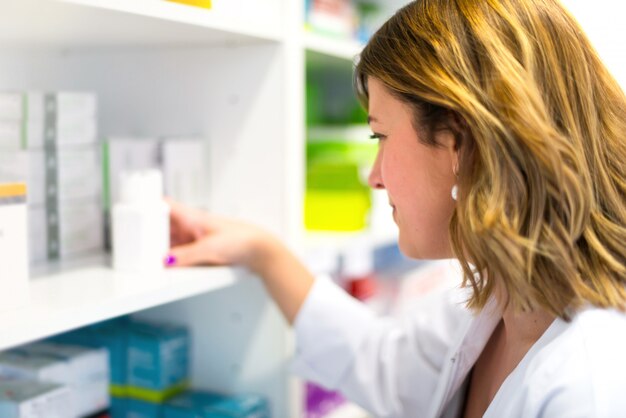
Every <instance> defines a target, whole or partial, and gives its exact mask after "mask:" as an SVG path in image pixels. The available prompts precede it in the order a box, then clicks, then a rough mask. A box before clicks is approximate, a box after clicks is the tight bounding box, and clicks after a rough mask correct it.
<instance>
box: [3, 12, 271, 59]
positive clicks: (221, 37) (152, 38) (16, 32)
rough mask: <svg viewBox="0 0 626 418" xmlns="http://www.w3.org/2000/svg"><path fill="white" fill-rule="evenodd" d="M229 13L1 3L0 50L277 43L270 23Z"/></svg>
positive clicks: (269, 21)
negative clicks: (0, 32)
mask: <svg viewBox="0 0 626 418" xmlns="http://www.w3.org/2000/svg"><path fill="white" fill-rule="evenodd" d="M216 3H218V2H216ZM231 9H232V7H231V8H230V9H229V8H228V7H222V8H220V7H217V6H216V7H214V8H213V9H210V10H206V9H201V8H197V7H191V6H187V5H183V4H178V3H172V2H168V1H165V0H19V1H15V0H0V10H2V13H0V27H2V34H1V35H0V46H4V47H6V46H10V47H24V46H36V47H42V46H44V47H61V48H86V47H89V48H93V47H128V46H159V47H163V46H193V45H207V44H216V43H218V44H232V43H254V42H267V41H279V40H280V39H281V32H280V25H278V24H275V23H276V22H272V19H270V18H267V19H257V20H256V23H255V21H254V20H253V19H252V18H251V17H249V16H247V15H244V16H241V14H240V15H238V14H236V13H235V11H233V10H231ZM276 14H277V15H278V13H276Z"/></svg>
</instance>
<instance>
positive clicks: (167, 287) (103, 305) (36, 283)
mask: <svg viewBox="0 0 626 418" xmlns="http://www.w3.org/2000/svg"><path fill="white" fill-rule="evenodd" d="M79 264H80V263H76V264H73V265H71V266H70V267H67V266H64V267H57V269H60V271H56V272H52V273H46V272H45V271H39V272H38V273H37V277H36V278H34V279H31V283H30V285H29V287H30V289H29V291H30V300H29V302H28V303H27V304H26V305H25V306H23V307H22V308H20V309H16V310H12V311H5V312H0V334H1V335H2V339H0V349H5V348H10V347H14V346H17V345H20V344H23V343H26V342H30V341H34V340H37V339H41V338H45V337H48V336H51V335H53V334H57V333H60V332H64V331H69V330H72V329H75V328H79V327H81V326H84V325H88V324H93V323H96V322H99V321H103V320H106V319H110V318H113V317H116V316H120V315H124V314H129V313H134V312H137V311H140V310H143V309H147V308H152V307H155V306H159V305H163V304H167V303H170V302H174V301H179V300H183V299H186V298H189V297H192V296H197V295H201V294H205V293H209V292H213V291H216V290H220V289H224V288H227V287H230V286H232V285H234V284H235V283H237V282H238V278H237V277H238V273H236V272H235V271H234V270H233V269H230V268H212V267H211V268H189V269H172V270H166V271H162V272H155V273H153V274H128V273H119V272H115V271H113V270H112V269H111V268H110V267H108V266H107V265H106V263H105V262H102V263H98V264H91V263H90V261H86V262H85V263H84V264H91V265H88V266H85V265H83V266H81V267H77V265H79Z"/></svg>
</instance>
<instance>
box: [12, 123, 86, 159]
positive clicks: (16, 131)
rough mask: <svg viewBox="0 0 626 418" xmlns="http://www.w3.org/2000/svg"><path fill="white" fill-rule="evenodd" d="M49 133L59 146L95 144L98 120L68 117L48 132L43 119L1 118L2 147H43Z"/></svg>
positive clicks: (15, 148)
mask: <svg viewBox="0 0 626 418" xmlns="http://www.w3.org/2000/svg"><path fill="white" fill-rule="evenodd" d="M48 133H49V134H50V135H54V136H55V137H56V146H57V147H58V148H63V147H67V146H74V145H84V144H93V143H94V142H96V140H97V137H98V131H97V121H96V119H95V117H89V118H84V119H68V120H67V121H66V122H65V123H64V124H62V125H57V126H56V129H55V130H54V129H53V130H51V131H50V132H46V131H45V121H44V120H43V119H37V120H29V121H27V122H24V121H3V120H0V149H3V150H9V151H12V150H13V151H16V150H22V149H42V148H44V144H45V141H46V134H48Z"/></svg>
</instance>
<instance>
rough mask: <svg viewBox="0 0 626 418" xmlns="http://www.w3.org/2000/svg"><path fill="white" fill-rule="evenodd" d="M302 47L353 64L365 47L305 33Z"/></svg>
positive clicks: (353, 42) (356, 43) (351, 41)
mask: <svg viewBox="0 0 626 418" xmlns="http://www.w3.org/2000/svg"><path fill="white" fill-rule="evenodd" d="M304 46H305V48H306V49H307V50H308V51H311V52H316V53H318V54H323V55H328V56H331V57H335V58H340V59H343V60H347V61H350V62H353V61H354V59H355V58H356V56H357V55H359V54H360V53H361V50H362V49H363V47H364V46H365V45H363V44H362V43H361V42H358V41H356V40H348V39H346V40H342V39H337V38H332V37H329V36H324V35H319V34H316V33H312V32H309V31H305V33H304Z"/></svg>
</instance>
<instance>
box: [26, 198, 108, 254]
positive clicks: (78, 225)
mask: <svg viewBox="0 0 626 418" xmlns="http://www.w3.org/2000/svg"><path fill="white" fill-rule="evenodd" d="M58 212H59V215H58V219H50V218H51V217H50V214H49V212H48V211H47V210H46V208H45V207H42V206H35V207H31V208H30V209H29V211H28V217H29V220H28V225H29V233H28V236H29V255H30V257H29V258H30V262H31V264H37V263H41V262H45V261H47V260H49V259H51V257H50V250H51V248H52V249H57V251H58V255H59V259H61V260H64V259H69V258H72V257H77V256H81V255H87V254H92V253H96V252H100V251H102V249H103V247H104V232H103V229H104V226H103V224H104V221H103V215H102V207H101V205H100V204H99V203H98V202H95V199H87V200H78V201H72V202H67V203H63V204H60V205H59V208H58ZM56 223H58V237H56V236H52V232H53V231H52V230H50V229H49V226H50V224H53V225H54V224H56ZM52 259H53V258H52Z"/></svg>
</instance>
